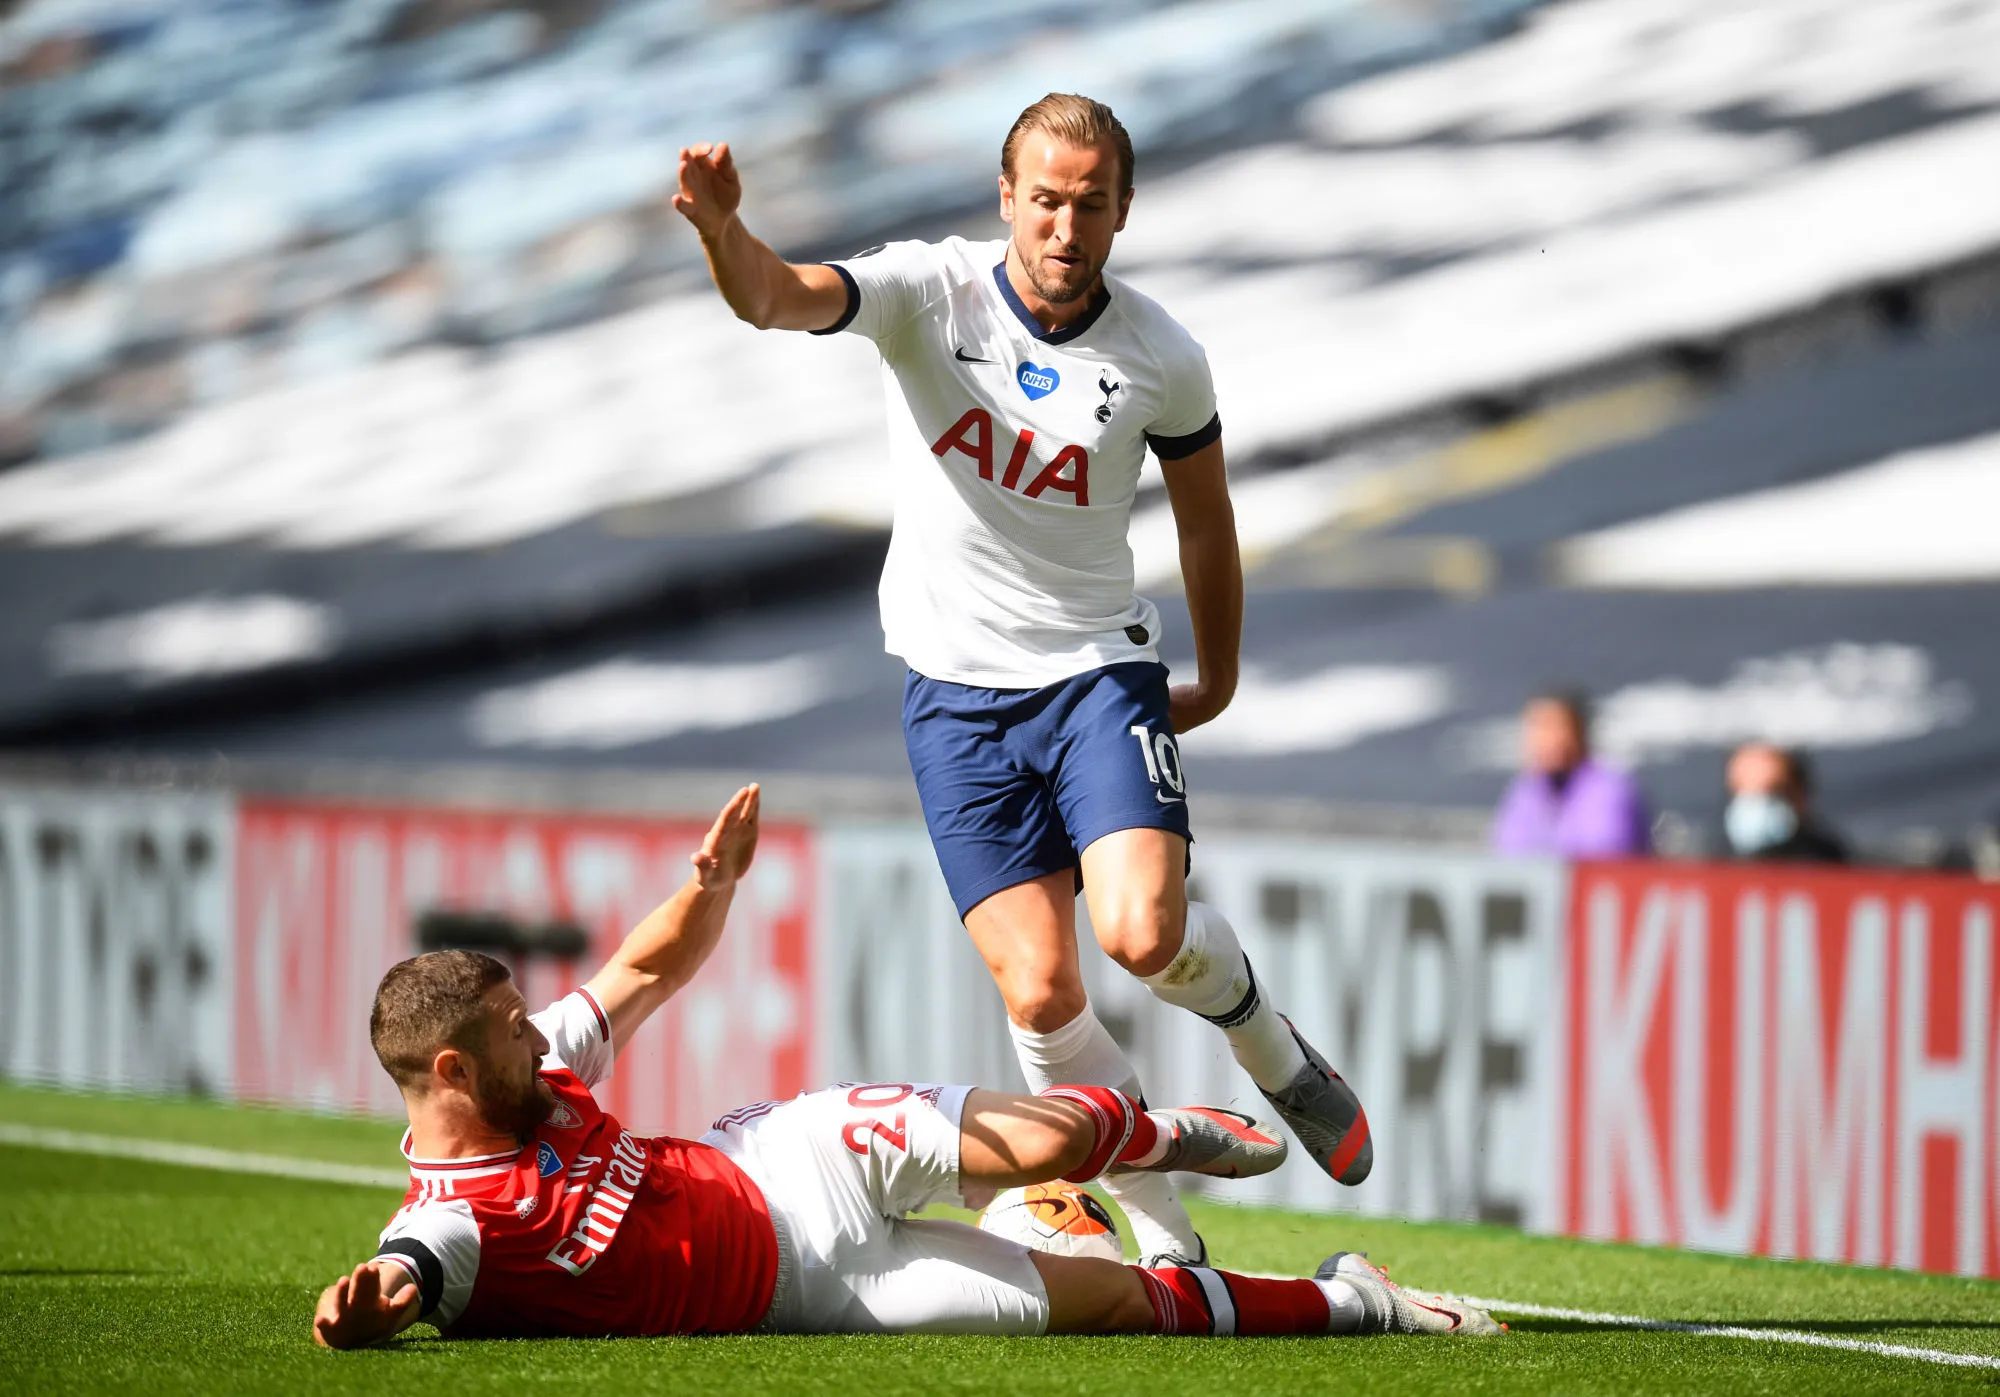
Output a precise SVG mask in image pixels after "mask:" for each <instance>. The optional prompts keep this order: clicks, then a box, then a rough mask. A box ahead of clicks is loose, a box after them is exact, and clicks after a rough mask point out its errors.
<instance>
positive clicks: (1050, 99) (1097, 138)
mask: <svg viewBox="0 0 2000 1397" xmlns="http://www.w3.org/2000/svg"><path fill="white" fill-rule="evenodd" d="M1031 131H1040V132H1042V133H1043V134H1044V135H1048V136H1052V137H1054V138H1055V139H1056V140H1058V141H1061V142H1062V143H1063V144H1064V145H1068V146H1094V145H1101V144H1103V143H1104V142H1106V141H1109V142H1110V143H1111V146H1112V149H1114V150H1116V151H1117V152H1118V171H1119V177H1118V194H1119V197H1120V198H1124V197H1126V196H1128V195H1130V194H1131V192H1132V137H1131V136H1130V135H1129V134H1127V133H1126V130H1125V124H1124V123H1123V122H1121V121H1120V120H1119V119H1118V118H1117V117H1116V116H1114V115H1113V114H1112V112H1111V108H1109V107H1107V106H1105V105H1104V104H1103V103H1102V102H1099V101H1097V100H1095V99H1094V98H1090V97H1084V96H1081V95H1079V94H1077V93H1074V92H1051V93H1050V94H1049V95H1048V96H1046V97H1044V98H1042V100H1041V101H1039V102H1036V103H1035V104H1034V105H1032V106H1030V107H1029V108H1028V109H1027V110H1026V111H1024V112H1022V113H1021V114H1020V115H1019V116H1017V117H1015V118H1014V125H1013V126H1012V127H1011V128H1010V129H1009V130H1008V132H1007V139H1006V140H1005V141H1004V142H1002V143H1001V146H1000V173H1001V174H1003V175H1005V176H1006V177H1007V183H1009V184H1012V183H1013V182H1014V157H1015V156H1016V155H1017V154H1019V152H1020V149H1021V142H1022V141H1024V140H1026V139H1027V137H1028V133H1029V132H1031Z"/></svg>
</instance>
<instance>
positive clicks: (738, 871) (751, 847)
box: [693, 783, 764, 889]
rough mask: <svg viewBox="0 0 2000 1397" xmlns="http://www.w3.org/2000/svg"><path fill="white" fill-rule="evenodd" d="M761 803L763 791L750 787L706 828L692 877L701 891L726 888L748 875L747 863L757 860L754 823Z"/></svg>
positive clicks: (760, 809)
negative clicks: (705, 834)
mask: <svg viewBox="0 0 2000 1397" xmlns="http://www.w3.org/2000/svg"><path fill="white" fill-rule="evenodd" d="M763 800H764V792H763V789H762V788H761V787H759V786H757V785H756V784H754V783H753V784H751V785H748V786H745V787H744V788H743V789H742V790H740V791H738V792H737V793H736V794H735V795H733V796H731V797H730V798H729V804H727V805H725V806H723V807H722V813H721V814H720V815H717V816H716V817H715V823H714V824H713V825H711V826H710V827H709V831H708V838H706V839H704V840H702V841H701V848H699V849H697V850H696V851H695V854H694V859H693V862H694V877H695V881H696V882H697V883H700V884H701V885H702V887H704V888H708V889H716V888H725V887H728V886H729V885H730V884H731V883H734V882H735V881H736V880H737V879H738V878H741V877H742V876H743V875H744V874H745V873H747V872H748V871H749V869H750V860H752V859H754V858H755V857H757V833H758V828H757V820H758V817H759V816H760V815H761V814H762V811H763Z"/></svg>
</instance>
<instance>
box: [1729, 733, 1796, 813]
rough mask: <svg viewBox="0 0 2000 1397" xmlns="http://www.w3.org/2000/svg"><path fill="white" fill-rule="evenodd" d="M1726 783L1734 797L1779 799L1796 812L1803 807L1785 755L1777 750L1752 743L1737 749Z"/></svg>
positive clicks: (1732, 758)
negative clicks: (1793, 786) (1753, 796)
mask: <svg viewBox="0 0 2000 1397" xmlns="http://www.w3.org/2000/svg"><path fill="white" fill-rule="evenodd" d="M1725 780H1726V781H1727V783H1728V785H1729V794H1731V795H1733V796H1740V795H1769V796H1776V797H1777V798H1778V799H1779V800H1782V801H1784V802H1785V804H1787V805H1790V806H1792V807H1793V808H1795V809H1796V808H1797V807H1798V805H1799V804H1800V801H1799V799H1798V792H1796V791H1794V790H1793V789H1792V773H1791V769H1790V767H1789V766H1788V765H1787V763H1786V761H1785V756H1784V753H1782V752H1780V751H1778V749H1777V748H1775V747H1766V746H1764V745H1763V744H1762V743H1752V744H1750V745H1749V746H1747V747H1739V748H1737V749H1736V752H1735V754H1734V755H1733V756H1731V757H1730V759H1729V769H1728V771H1727V773H1726V776H1725Z"/></svg>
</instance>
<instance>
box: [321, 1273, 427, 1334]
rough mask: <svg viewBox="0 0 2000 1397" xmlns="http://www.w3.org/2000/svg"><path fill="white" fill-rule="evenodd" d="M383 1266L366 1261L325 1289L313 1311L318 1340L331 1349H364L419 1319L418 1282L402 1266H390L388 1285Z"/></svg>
mask: <svg viewBox="0 0 2000 1397" xmlns="http://www.w3.org/2000/svg"><path fill="white" fill-rule="evenodd" d="M384 1265H385V1263H382V1262H376V1261H364V1262H362V1263H361V1264H360V1265H359V1266H357V1267H355V1268H354V1274H353V1275H351V1276H342V1277H341V1278H340V1279H339V1280H337V1281H335V1282H334V1283H333V1284H332V1285H330V1286H328V1287H327V1288H326V1290H325V1291H324V1292H323V1293H322V1294H321V1295H320V1297H319V1309H318V1310H316V1311H315V1312H314V1314H313V1338H314V1340H315V1341H317V1342H318V1343H321V1344H324V1345H325V1346H326V1347H328V1348H362V1347H364V1346H366V1345H368V1344H373V1343H379V1342H381V1341H382V1340H383V1339H386V1338H388V1337H390V1336H391V1335H393V1334H395V1333H397V1332H398V1331H400V1330H402V1329H403V1328H405V1327H406V1326H408V1325H409V1324H410V1322H411V1321H412V1320H414V1319H415V1318H416V1307H417V1303H418V1292H417V1286H416V1283H415V1282H414V1281H412V1280H411V1279H410V1277H409V1273H408V1272H407V1271H405V1270H404V1269H403V1268H402V1267H400V1266H394V1265H390V1266H389V1268H388V1271H387V1279H388V1281H389V1286H388V1287H387V1288H385V1287H384V1285H383V1280H384V1269H383V1268H384Z"/></svg>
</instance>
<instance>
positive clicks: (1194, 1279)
mask: <svg viewBox="0 0 2000 1397" xmlns="http://www.w3.org/2000/svg"><path fill="white" fill-rule="evenodd" d="M1139 1279H1140V1280H1142V1281H1144V1282H1145V1283H1146V1296H1147V1298H1148V1299H1150V1300H1151V1301H1152V1302H1153V1321H1154V1325H1155V1332H1157V1333H1160V1334H1214V1335H1218V1336H1220V1335H1227V1334H1324V1333H1326V1329H1327V1324H1328V1323H1329V1321H1330V1311H1329V1309H1328V1307H1327V1303H1326V1292H1325V1291H1323V1290H1321V1289H1320V1288H1319V1282H1318V1281H1274V1280H1264V1279H1260V1278H1259V1277H1256V1276H1239V1275H1237V1274H1236V1273H1235V1272H1234V1271H1216V1270H1211V1269H1210V1268H1209V1267H1206V1266H1166V1267H1162V1268H1160V1269H1159V1270H1155V1271H1148V1270H1142V1271H1140V1272H1139Z"/></svg>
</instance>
